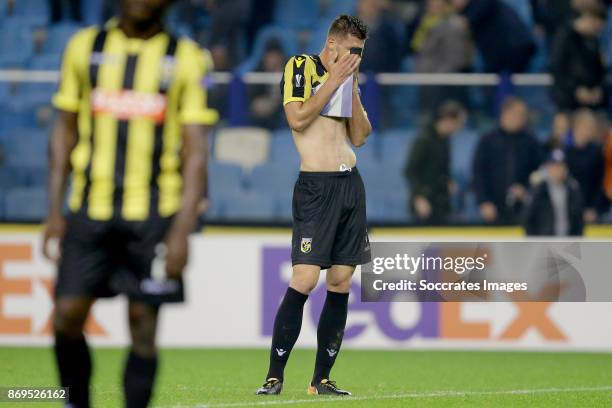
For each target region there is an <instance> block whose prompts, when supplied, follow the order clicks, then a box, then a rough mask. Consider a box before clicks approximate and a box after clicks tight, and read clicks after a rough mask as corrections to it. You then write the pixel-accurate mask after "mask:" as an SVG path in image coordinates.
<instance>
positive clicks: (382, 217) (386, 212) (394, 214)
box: [366, 194, 411, 223]
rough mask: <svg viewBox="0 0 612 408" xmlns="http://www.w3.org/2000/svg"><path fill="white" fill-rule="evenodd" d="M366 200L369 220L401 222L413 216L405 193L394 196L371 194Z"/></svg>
mask: <svg viewBox="0 0 612 408" xmlns="http://www.w3.org/2000/svg"><path fill="white" fill-rule="evenodd" d="M366 201H367V202H366V210H367V217H368V221H369V222H384V223H399V222H407V221H409V220H410V218H411V215H410V212H409V210H408V205H407V202H408V201H407V198H406V196H405V195H400V194H397V195H396V196H395V197H393V198H389V197H387V198H385V197H380V196H372V195H370V196H368V197H367V198H366Z"/></svg>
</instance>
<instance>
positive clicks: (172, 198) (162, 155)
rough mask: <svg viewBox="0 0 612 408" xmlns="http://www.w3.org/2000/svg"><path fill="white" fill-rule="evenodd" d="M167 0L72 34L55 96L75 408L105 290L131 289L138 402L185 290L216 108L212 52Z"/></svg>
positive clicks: (61, 305) (57, 224)
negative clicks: (160, 331) (208, 78)
mask: <svg viewBox="0 0 612 408" xmlns="http://www.w3.org/2000/svg"><path fill="white" fill-rule="evenodd" d="M170 3H171V0H122V1H121V13H120V16H119V17H118V19H114V20H111V22H109V23H108V24H107V25H106V26H105V27H103V28H95V27H92V28H87V29H84V30H81V31H79V32H78V33H76V34H75V35H74V36H73V37H72V38H71V40H70V42H69V44H68V45H67V48H66V51H65V54H64V60H63V65H62V72H61V81H60V84H59V88H58V91H57V93H56V94H55V96H54V98H53V104H54V105H55V107H56V108H57V109H58V110H59V116H58V120H57V123H56V125H55V128H54V130H53V135H52V137H51V143H50V177H49V195H50V209H49V215H48V219H47V221H46V229H45V232H44V251H45V255H46V256H47V257H48V258H50V259H52V260H53V261H56V262H57V263H58V276H57V281H56V286H55V313H54V322H53V328H54V336H55V344H54V351H55V357H56V360H57V367H58V369H59V376H60V381H61V385H62V386H64V387H69V389H70V393H69V394H70V401H69V404H70V405H69V406H71V407H77V408H83V407H89V406H90V398H89V382H90V377H91V371H92V368H91V357H90V352H89V348H88V346H87V342H86V339H85V337H84V335H83V326H84V323H85V320H86V319H87V316H88V314H89V311H90V309H91V306H92V304H93V303H94V301H95V300H96V299H97V298H100V297H108V296H113V295H115V294H118V293H125V294H126V295H127V297H128V299H129V303H128V320H129V327H130V333H131V348H130V350H129V353H128V356H127V361H126V365H125V371H124V375H123V387H124V393H125V405H126V406H127V407H130V408H131V407H145V406H147V404H148V403H149V400H150V398H151V394H152V387H153V382H154V379H155V373H156V370H157V366H158V361H157V350H156V346H155V336H156V326H157V316H158V312H159V308H160V306H161V304H162V303H164V302H180V301H182V299H183V284H182V280H181V275H182V271H183V268H184V267H185V265H186V262H187V255H188V253H187V250H188V249H187V238H188V235H189V233H190V232H191V231H192V230H193V229H194V228H195V225H196V221H197V218H198V210H197V209H198V204H199V203H200V200H201V198H202V196H203V191H204V189H205V183H206V157H207V127H208V126H210V125H212V124H214V123H215V121H216V120H217V118H216V112H215V111H213V110H210V109H208V108H207V104H206V92H205V90H204V89H203V86H202V81H203V77H204V75H205V73H206V70H207V65H208V59H209V56H208V55H207V54H205V52H204V51H202V50H200V49H199V48H198V47H197V45H195V43H193V42H191V41H189V40H187V39H176V38H175V37H173V36H171V35H170V34H168V33H167V32H166V31H164V29H163V26H162V17H163V14H164V12H165V10H166V9H167V7H168V6H169V5H170ZM70 173H71V175H72V183H71V190H70V195H69V198H68V208H69V211H68V215H67V216H66V217H64V215H63V199H64V193H65V190H66V184H67V178H68V176H69V174H70ZM58 241H59V250H58V251H54V248H56V247H55V246H54V245H53V243H54V242H58ZM56 249H58V248H56ZM164 265H165V267H164Z"/></svg>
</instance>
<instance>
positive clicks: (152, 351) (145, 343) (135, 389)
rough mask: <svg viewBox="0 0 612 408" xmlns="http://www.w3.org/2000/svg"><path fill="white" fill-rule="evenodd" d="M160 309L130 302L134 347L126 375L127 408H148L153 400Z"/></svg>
mask: <svg viewBox="0 0 612 408" xmlns="http://www.w3.org/2000/svg"><path fill="white" fill-rule="evenodd" d="M158 312H159V307H157V306H151V305H148V304H146V303H143V302H136V301H132V300H131V301H130V303H129V306H128V314H129V322H130V334H131V336H132V348H131V349H130V353H129V355H128V358H127V362H126V365H125V372H124V375H123V389H124V395H125V404H126V407H127V408H142V407H146V406H147V404H148V403H149V400H150V399H151V394H152V391H153V383H154V381H155V373H156V371H157V348H156V346H155V333H156V330H157V316H158Z"/></svg>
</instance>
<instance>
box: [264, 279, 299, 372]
mask: <svg viewBox="0 0 612 408" xmlns="http://www.w3.org/2000/svg"><path fill="white" fill-rule="evenodd" d="M306 299H308V295H304V294H303V293H300V292H298V291H297V290H295V289H293V288H291V287H289V288H287V292H286V293H285V297H284V298H283V301H282V302H281V305H280V307H279V308H278V311H277V312H276V318H275V319H274V332H273V334H272V348H271V350H270V368H269V370H268V375H267V377H266V378H277V379H279V380H280V381H283V373H284V371H285V366H286V365H287V360H288V359H289V354H291V349H292V348H293V346H294V345H295V342H296V341H297V339H298V336H299V335H300V329H301V328H302V314H303V312H304V303H306Z"/></svg>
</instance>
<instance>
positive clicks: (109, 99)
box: [91, 88, 167, 123]
mask: <svg viewBox="0 0 612 408" xmlns="http://www.w3.org/2000/svg"><path fill="white" fill-rule="evenodd" d="M166 105H167V101H166V97H165V96H164V95H162V94H158V93H146V92H138V91H132V90H126V89H122V90H119V91H108V90H104V89H100V88H96V89H94V90H93V91H92V93H91V107H92V110H93V112H94V114H108V115H111V116H114V117H115V118H117V119H120V120H130V119H134V118H145V119H151V120H153V121H154V122H156V123H160V122H162V121H163V120H164V117H165V116H166Z"/></svg>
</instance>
